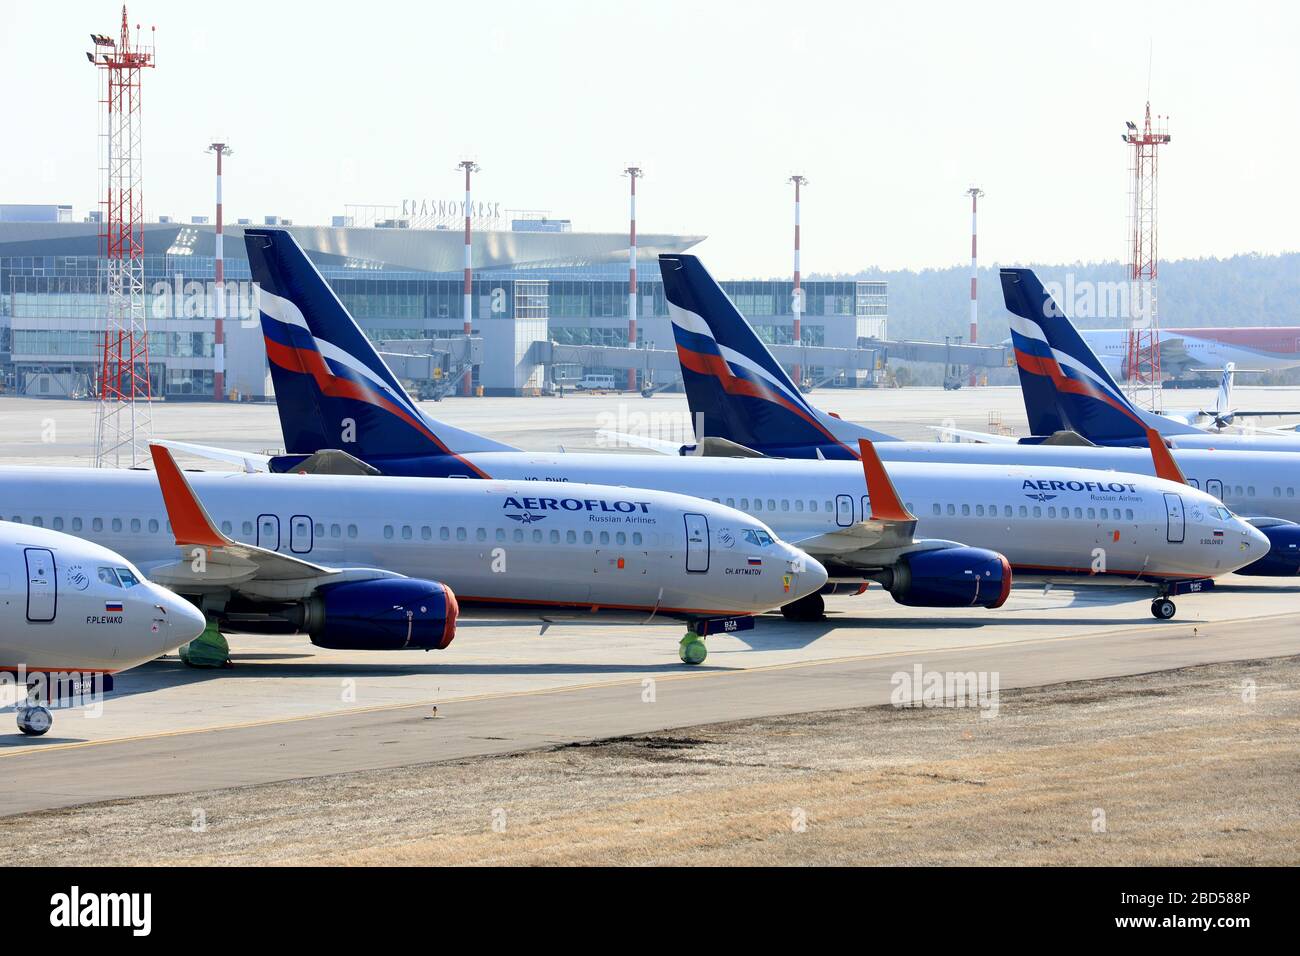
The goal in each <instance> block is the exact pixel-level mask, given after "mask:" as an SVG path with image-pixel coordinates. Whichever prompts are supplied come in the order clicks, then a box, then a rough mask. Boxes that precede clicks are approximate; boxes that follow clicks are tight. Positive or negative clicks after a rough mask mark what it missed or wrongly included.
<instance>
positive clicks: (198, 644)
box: [176, 618, 230, 667]
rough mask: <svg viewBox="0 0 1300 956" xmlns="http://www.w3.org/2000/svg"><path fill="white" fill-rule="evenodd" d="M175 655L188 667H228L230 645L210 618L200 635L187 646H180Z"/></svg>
mask: <svg viewBox="0 0 1300 956" xmlns="http://www.w3.org/2000/svg"><path fill="white" fill-rule="evenodd" d="M176 653H177V654H179V655H180V658H181V661H182V662H183V663H184V664H186V665H187V666H189V667H229V666H230V645H229V644H227V643H226V637H225V635H224V634H222V633H221V630H220V628H218V627H217V622H216V621H214V620H212V618H208V625H207V627H205V628H204V629H203V633H202V634H200V635H199V636H198V637H196V638H194V640H192V641H190V642H189V643H188V644H183V645H181V647H180V648H179V649H178V650H177V652H176Z"/></svg>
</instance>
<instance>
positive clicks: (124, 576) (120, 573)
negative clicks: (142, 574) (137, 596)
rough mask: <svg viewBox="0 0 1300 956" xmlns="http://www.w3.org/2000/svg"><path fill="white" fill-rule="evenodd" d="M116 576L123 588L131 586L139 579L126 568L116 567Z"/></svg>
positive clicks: (138, 581) (137, 582)
mask: <svg viewBox="0 0 1300 956" xmlns="http://www.w3.org/2000/svg"><path fill="white" fill-rule="evenodd" d="M117 577H118V580H120V581H121V582H122V587H124V588H133V587H135V586H136V585H137V584H139V583H140V579H139V578H137V577H136V576H135V574H134V573H133V572H132V571H130V570H128V569H127V568H118V569H117Z"/></svg>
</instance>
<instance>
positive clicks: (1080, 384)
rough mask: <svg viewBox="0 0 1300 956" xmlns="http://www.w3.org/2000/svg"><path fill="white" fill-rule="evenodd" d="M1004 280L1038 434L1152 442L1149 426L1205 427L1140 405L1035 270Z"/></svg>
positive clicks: (1165, 429) (1006, 272)
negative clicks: (1148, 437)
mask: <svg viewBox="0 0 1300 956" xmlns="http://www.w3.org/2000/svg"><path fill="white" fill-rule="evenodd" d="M1001 278H1002V297H1003V299H1004V301H1005V302H1006V307H1007V311H1008V312H1010V313H1011V343H1012V346H1013V347H1014V348H1015V353H1016V366H1017V369H1018V370H1019V373H1020V389H1021V392H1022V393H1023V395H1024V400H1025V414H1026V416H1027V417H1028V419H1029V428H1030V431H1031V432H1032V433H1033V434H1034V435H1036V436H1048V435H1052V434H1054V433H1055V432H1059V431H1074V432H1078V433H1079V434H1080V435H1082V436H1083V437H1084V438H1086V439H1088V440H1089V441H1090V442H1093V443H1095V444H1098V445H1129V444H1132V445H1139V444H1140V445H1145V444H1146V442H1147V429H1148V428H1155V429H1156V430H1157V431H1159V432H1160V433H1161V434H1171V433H1180V432H1181V433H1193V432H1196V433H1199V429H1196V428H1193V427H1192V426H1190V425H1182V424H1180V423H1178V422H1174V421H1172V420H1170V419H1168V418H1163V417H1161V416H1158V415H1153V414H1150V413H1148V412H1144V411H1142V410H1141V409H1139V408H1137V407H1136V406H1134V405H1133V403H1132V402H1130V401H1129V399H1128V396H1126V395H1125V394H1124V392H1123V390H1122V389H1121V388H1120V387H1119V385H1118V384H1116V382H1115V379H1114V378H1112V377H1111V374H1110V373H1109V372H1108V371H1106V367H1105V366H1104V365H1103V364H1102V363H1101V361H1100V360H1099V359H1098V358H1097V356H1096V354H1095V353H1094V352H1093V351H1092V349H1091V348H1089V347H1088V344H1087V343H1086V342H1085V341H1084V340H1083V337H1082V336H1081V335H1079V333H1078V331H1077V330H1076V329H1075V328H1074V325H1073V324H1071V322H1070V320H1069V318H1067V317H1066V315H1065V313H1064V312H1062V311H1061V308H1060V306H1058V305H1057V304H1056V301H1055V300H1054V299H1053V298H1052V296H1051V294H1050V293H1049V292H1048V291H1047V290H1046V289H1044V288H1043V284H1042V283H1041V282H1040V281H1039V280H1038V276H1037V275H1035V274H1034V271H1033V270H1032V269H1003V270H1002V271H1001Z"/></svg>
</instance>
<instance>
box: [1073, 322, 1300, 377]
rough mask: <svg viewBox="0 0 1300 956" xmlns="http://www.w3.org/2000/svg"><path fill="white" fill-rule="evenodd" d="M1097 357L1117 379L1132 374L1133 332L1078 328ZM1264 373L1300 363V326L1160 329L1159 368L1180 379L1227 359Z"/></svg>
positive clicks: (1221, 365) (1215, 366) (1207, 369)
mask: <svg viewBox="0 0 1300 956" xmlns="http://www.w3.org/2000/svg"><path fill="white" fill-rule="evenodd" d="M1079 336H1080V337H1081V338H1082V339H1083V340H1084V341H1085V342H1087V343H1088V347H1089V348H1090V349H1092V351H1093V352H1094V353H1095V354H1096V356H1097V358H1098V360H1099V361H1100V362H1101V363H1102V364H1103V365H1104V366H1105V367H1106V371H1108V372H1110V374H1111V375H1114V376H1115V377H1116V378H1121V379H1122V378H1127V377H1128V368H1127V364H1128V331H1127V330H1125V329H1079ZM1229 363H1231V364H1233V365H1242V366H1243V367H1247V368H1256V369H1260V370H1261V371H1265V372H1280V371H1283V370H1285V369H1289V368H1296V367H1297V366H1300V328H1297V327H1295V326H1255V327H1239V328H1214V329H1211V328H1205V329H1172V328H1163V329H1161V330H1160V368H1161V370H1162V371H1164V372H1165V373H1166V374H1169V375H1172V376H1174V377H1175V378H1179V377H1181V376H1183V375H1185V374H1187V373H1189V372H1198V371H1211V370H1213V369H1220V368H1223V367H1224V366H1225V365H1227V364H1229Z"/></svg>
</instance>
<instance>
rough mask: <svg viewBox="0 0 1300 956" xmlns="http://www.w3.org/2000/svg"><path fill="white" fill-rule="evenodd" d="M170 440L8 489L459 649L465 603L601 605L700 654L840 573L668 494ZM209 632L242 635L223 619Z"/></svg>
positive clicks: (41, 511) (199, 572)
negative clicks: (221, 463)
mask: <svg viewBox="0 0 1300 956" xmlns="http://www.w3.org/2000/svg"><path fill="white" fill-rule="evenodd" d="M152 452H153V456H154V464H155V468H156V472H149V471H143V470H130V471H126V470H123V471H94V472H92V471H88V470H86V469H83V468H66V469H58V468H53V469H52V468H41V469H35V468H23V467H9V468H0V501H9V502H22V505H21V508H19V507H18V506H13V509H14V510H15V511H21V513H20V514H17V515H15V517H17V518H20V519H21V520H22V521H23V522H24V523H25V524H31V523H36V522H39V523H41V524H43V525H49V524H51V523H54V522H61V523H63V524H64V526H68V527H77V528H79V529H82V530H81V532H80V533H83V534H85V535H86V536H87V537H88V538H91V539H93V540H95V541H96V542H98V543H100V544H102V545H104V546H106V547H113V548H114V549H115V550H118V551H120V552H121V553H122V554H124V555H126V556H127V557H129V558H130V559H132V560H133V561H134V562H135V564H136V565H137V566H138V567H140V568H142V569H144V571H145V573H146V574H148V575H149V577H150V578H151V579H152V580H154V581H156V582H158V583H160V584H163V585H165V586H166V587H168V588H171V589H172V590H173V591H176V592H178V593H180V594H185V595H192V596H194V597H195V598H196V600H197V601H198V602H199V604H200V606H201V607H202V608H203V609H204V610H205V611H207V612H208V613H209V614H210V615H211V616H213V617H214V618H218V619H221V620H223V621H236V622H241V623H256V622H257V621H265V620H287V621H289V622H290V623H292V624H294V625H295V626H297V627H298V628H299V629H300V630H303V631H306V632H307V633H308V634H309V635H310V636H311V640H312V643H314V644H316V645H317V646H319V647H327V648H337V649H361V650H408V649H409V650H431V649H442V648H445V647H446V646H447V645H448V644H450V643H451V640H452V638H453V637H454V635H455V629H456V619H457V616H458V614H459V613H460V610H461V608H462V607H464V608H466V609H472V608H479V607H487V608H491V609H492V613H491V616H492V617H494V618H495V617H500V616H502V615H503V614H505V615H512V616H516V617H518V616H523V617H526V618H527V619H530V620H542V621H546V622H550V621H555V620H560V619H564V618H565V617H566V615H567V616H568V617H569V618H573V617H578V618H580V619H582V620H590V619H591V617H592V615H593V614H594V613H596V612H600V613H601V614H602V615H606V616H610V617H613V618H614V619H623V620H630V621H634V622H638V623H644V622H646V621H648V620H649V619H651V618H654V617H660V618H668V619H679V620H685V621H687V622H688V623H689V624H690V626H691V630H690V631H688V634H687V640H685V641H684V642H683V645H682V647H681V648H680V649H679V650H680V654H681V656H682V659H683V661H685V662H686V663H692V664H695V663H700V662H702V661H703V660H704V656H705V649H704V645H703V641H702V640H701V638H702V637H703V636H705V635H704V634H703V633H701V628H703V629H704V630H706V631H707V629H708V628H709V627H710V626H713V627H718V626H730V627H744V626H745V625H746V624H748V623H750V622H748V621H741V622H739V623H737V622H736V621H734V620H733V619H735V618H746V617H748V616H749V615H753V614H756V613H759V612H761V611H765V610H769V609H771V608H774V607H777V606H779V605H781V604H784V603H787V602H789V601H794V600H798V599H800V598H802V597H805V596H807V595H809V594H814V593H816V592H818V591H819V590H820V589H821V588H822V586H823V585H825V584H826V580H827V575H826V570H825V568H823V567H822V566H821V565H820V564H819V563H818V562H817V561H815V560H813V559H811V558H809V557H808V556H807V555H806V554H805V553H803V552H802V551H800V550H799V549H797V548H795V547H793V546H791V545H789V544H787V543H786V542H784V541H781V540H780V539H779V538H778V537H777V536H776V534H775V533H774V532H773V531H772V530H771V529H770V528H768V527H767V525H765V524H764V523H763V522H762V521H761V520H758V519H756V518H752V517H749V516H748V515H745V514H742V513H740V512H739V511H736V510H735V509H732V508H728V507H726V506H724V505H719V504H716V503H714V502H711V501H704V500H699V499H695V498H689V497H686V496H683V495H678V494H672V493H668V492H660V491H645V490H642V489H636V488H626V487H623V488H616V487H610V486H599V485H589V484H577V483H573V484H568V483H566V484H563V485H559V484H553V483H543V482H535V481H521V480H507V481H491V482H484V481H473V482H466V481H453V480H438V481H430V480H425V479H412V480H395V481H391V482H390V481H376V480H375V479H373V478H368V477H361V478H357V477H343V476H307V475H267V474H258V475H247V474H239V473H236V472H226V473H202V472H200V473H193V474H190V475H185V474H183V473H182V472H181V471H180V469H179V468H178V467H177V466H176V463H175V461H174V460H173V459H172V457H171V453H170V452H169V451H168V450H167V449H165V448H162V447H160V446H158V445H154V446H153V447H152ZM860 475H861V472H860V471H859V476H860ZM195 492H197V496H196V494H195ZM200 498H201V500H202V503H200ZM169 520H170V526H169ZM178 546H179V547H180V548H181V552H180V554H179V555H178V553H177V548H178ZM204 640H211V641H213V642H214V643H215V644H216V648H217V650H218V651H219V652H220V653H221V654H224V653H225V646H224V640H223V639H221V638H220V636H219V635H214V634H212V633H211V632H209V633H208V634H205V636H204ZM196 643H198V642H196Z"/></svg>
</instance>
